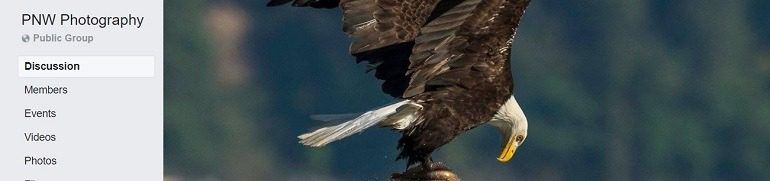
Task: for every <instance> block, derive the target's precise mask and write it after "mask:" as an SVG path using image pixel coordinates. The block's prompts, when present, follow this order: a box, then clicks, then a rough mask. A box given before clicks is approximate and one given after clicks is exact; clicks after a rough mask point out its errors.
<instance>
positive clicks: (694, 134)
mask: <svg viewBox="0 0 770 181" xmlns="http://www.w3.org/2000/svg"><path fill="white" fill-rule="evenodd" d="M266 1H267V0H251V1H237V0H210V1H206V0H165V62H166V64H165V138H164V141H165V146H164V147H165V153H164V155H165V160H164V161H165V174H166V180H386V179H387V178H388V176H389V175H390V174H391V173H394V172H401V171H403V169H404V165H405V163H404V162H403V161H399V162H395V161H394V159H395V156H396V155H397V150H396V141H397V139H398V137H399V136H398V135H397V134H393V133H392V132H391V131H389V130H386V129H373V130H370V131H367V132H365V133H363V134H360V135H355V136H352V137H350V138H348V139H345V140H342V141H339V142H336V143H334V144H331V145H330V146H327V147H325V148H320V149H313V148H308V147H304V146H301V145H300V144H298V143H297V139H296V135H298V134H300V133H303V132H305V131H308V130H310V129H312V128H316V127H318V126H320V125H322V123H320V122H317V121H313V120H310V119H309V118H308V115H311V114H318V113H348V112H360V111H365V110H368V109H369V108H372V107H376V106H379V105H383V104H386V103H389V102H391V101H394V99H393V98H391V97H388V96H386V95H385V94H383V93H381V92H380V85H379V83H380V82H379V81H377V80H376V79H374V77H373V75H371V73H368V74H367V73H365V70H366V66H365V65H361V64H355V63H354V61H353V58H352V57H351V56H349V55H348V53H347V48H348V45H349V39H348V38H347V36H346V35H345V34H344V33H343V32H342V31H341V22H340V19H341V16H340V12H339V10H317V9H308V8H292V7H288V6H284V7H277V8H267V7H265V6H264V4H265V3H266ZM768 10H770V1H767V0H732V1H724V0H698V1H669V0H648V1H641V0H628V1H616V0H591V1H586V0H583V1H555V0H534V1H533V2H532V3H531V5H530V7H529V9H528V11H527V14H526V15H525V17H524V20H523V21H522V24H521V28H520V29H519V32H518V34H517V37H516V40H515V41H514V45H513V55H512V64H513V70H514V72H513V75H514V77H515V81H516V92H515V94H516V96H517V98H518V99H519V102H520V104H521V105H522V107H523V109H524V111H525V113H526V114H527V117H528V118H529V122H530V129H529V137H528V139H527V142H526V143H525V144H524V145H523V147H522V148H520V149H519V152H517V154H516V157H514V159H513V160H512V161H511V162H509V163H508V164H500V163H498V162H497V161H496V160H495V156H496V155H497V152H498V151H499V150H498V149H499V144H500V138H499V137H498V133H497V132H496V131H495V130H494V128H491V127H480V128H478V129H474V130H472V131H470V132H468V133H466V134H464V135H462V136H460V137H458V138H457V139H455V141H453V142H452V143H450V144H448V145H446V146H444V147H443V148H442V149H440V150H439V151H437V152H436V153H435V154H434V155H435V157H436V159H437V160H442V161H445V162H447V163H448V165H449V166H450V167H451V168H453V169H455V170H456V172H457V173H459V174H460V176H462V177H463V178H464V179H465V180H511V179H512V178H518V179H519V180H770V11H768Z"/></svg>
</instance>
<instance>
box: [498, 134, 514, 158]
mask: <svg viewBox="0 0 770 181" xmlns="http://www.w3.org/2000/svg"><path fill="white" fill-rule="evenodd" d="M507 137H508V142H507V143H506V144H505V146H503V150H502V152H501V153H500V156H499V157H497V161H500V162H502V163H505V162H508V161H510V160H511V158H513V155H514V154H516V148H518V147H519V146H518V145H516V141H514V139H513V138H514V136H513V135H509V136H507Z"/></svg>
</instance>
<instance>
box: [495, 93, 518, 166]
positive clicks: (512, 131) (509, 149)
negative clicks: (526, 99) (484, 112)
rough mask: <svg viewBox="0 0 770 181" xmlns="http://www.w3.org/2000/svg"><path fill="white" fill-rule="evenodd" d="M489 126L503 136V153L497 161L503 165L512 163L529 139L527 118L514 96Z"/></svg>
mask: <svg viewBox="0 0 770 181" xmlns="http://www.w3.org/2000/svg"><path fill="white" fill-rule="evenodd" d="M489 124H490V125H492V126H494V127H495V128H497V129H498V130H499V131H500V133H501V134H502V136H503V144H502V151H501V153H500V156H499V157H497V160H498V161H500V162H503V163H505V162H508V161H510V160H511V158H513V155H514V154H515V153H516V149H517V148H519V146H521V144H523V143H524V140H526V139H527V117H526V116H524V111H522V110H521V107H520V106H519V103H518V102H516V98H515V97H514V96H513V95H511V97H510V98H508V101H506V102H505V104H503V105H502V106H501V107H500V109H499V110H498V111H497V113H495V116H494V117H492V120H490V121H489Z"/></svg>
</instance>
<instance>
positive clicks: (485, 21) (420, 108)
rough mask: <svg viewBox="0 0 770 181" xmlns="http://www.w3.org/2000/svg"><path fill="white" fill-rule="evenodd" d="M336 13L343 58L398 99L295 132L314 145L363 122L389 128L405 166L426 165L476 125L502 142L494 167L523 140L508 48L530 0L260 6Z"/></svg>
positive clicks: (343, 0)
mask: <svg viewBox="0 0 770 181" xmlns="http://www.w3.org/2000/svg"><path fill="white" fill-rule="evenodd" d="M289 2H292V5H293V6H299V7H314V8H336V7H340V8H341V9H342V14H343V18H342V20H343V31H344V32H346V33H347V34H348V35H349V36H350V38H351V39H352V44H351V45H350V53H351V54H352V55H353V56H355V57H356V60H357V62H367V63H369V64H370V65H372V67H373V68H372V69H373V70H374V71H375V73H374V75H375V77H376V78H378V79H381V80H384V83H383V84H382V90H383V91H384V92H385V93H387V94H389V95H391V96H393V97H396V98H398V100H399V101H398V102H396V103H394V104H390V105H386V106H383V107H380V108H376V109H373V110H370V111H368V112H365V113H363V114H356V115H320V116H316V118H317V119H322V120H342V121H345V122H343V123H341V124H338V125H334V126H329V127H324V128H320V129H317V130H314V131H311V132H309V133H305V134H302V135H300V136H299V139H300V141H299V142H300V143H302V144H304V145H307V146H311V147H321V146H324V145H326V144H329V143H331V142H334V141H337V140H340V139H342V138H345V137H348V136H350V135H352V134H354V133H358V132H361V131H363V130H365V129H367V128H370V127H372V126H375V125H377V126H380V127H386V128H392V129H394V130H397V131H398V132H399V133H401V134H402V137H401V139H400V140H399V141H398V148H399V149H400V151H401V152H400V154H399V155H398V158H397V159H406V160H407V168H410V167H415V166H422V167H424V168H425V169H428V170H430V169H435V167H437V166H436V164H434V162H433V161H432V159H431V153H433V151H435V150H436V149H438V148H439V147H441V146H443V145H445V144H447V143H449V142H450V141H452V139H454V138H455V137H456V136H457V135H459V134H461V133H463V132H465V131H468V130H470V129H473V128H476V127H478V126H479V125H482V124H485V123H486V124H489V125H491V126H494V127H496V128H497V129H498V130H499V131H500V133H502V136H503V144H502V146H501V147H502V151H501V153H500V155H499V156H498V157H497V160H499V161H500V162H507V161H509V160H510V159H511V158H512V157H513V155H514V153H515V152H516V149H517V148H518V147H519V146H521V144H522V143H523V142H524V140H525V139H526V138H527V118H526V117H525V116H524V113H523V112H522V110H521V108H520V107H519V104H518V103H517V101H516V99H515V98H514V96H513V94H512V89H513V81H512V77H511V76H512V75H511V67H510V52H511V50H510V48H511V43H512V41H513V37H514V34H515V33H516V29H517V28H518V25H519V21H520V19H521V17H522V15H523V14H524V10H525V9H526V7H527V5H528V4H529V0H271V1H270V2H269V3H268V6H277V5H282V4H287V3H289Z"/></svg>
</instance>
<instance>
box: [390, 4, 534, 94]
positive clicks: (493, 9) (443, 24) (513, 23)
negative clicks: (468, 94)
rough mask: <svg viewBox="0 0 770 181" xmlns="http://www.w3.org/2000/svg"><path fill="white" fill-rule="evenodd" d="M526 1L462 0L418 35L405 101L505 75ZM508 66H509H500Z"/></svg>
mask: <svg viewBox="0 0 770 181" xmlns="http://www.w3.org/2000/svg"><path fill="white" fill-rule="evenodd" d="M528 2H529V1H528V0H521V1H516V2H511V1H508V0H463V1H462V2H461V3H459V4H458V5H456V6H453V7H452V8H451V9H449V10H448V11H446V12H445V13H442V14H441V15H439V16H437V17H436V18H435V19H434V20H432V21H430V22H428V23H427V24H426V25H425V26H424V27H422V28H421V29H420V34H419V36H417V37H416V39H415V45H414V48H413V49H412V54H411V56H410V57H409V62H410V63H409V68H408V71H407V76H408V77H409V78H410V81H409V84H408V86H407V88H406V89H405V91H404V94H403V97H405V98H406V97H412V96H415V95H418V94H421V93H423V92H427V91H431V90H434V89H436V88H439V87H445V86H456V87H460V88H466V89H467V88H470V87H474V86H476V85H475V84H477V83H479V82H484V81H483V80H486V79H489V80H491V79H494V77H493V76H496V75H500V74H501V73H506V74H509V73H508V72H501V71H502V70H500V69H501V68H503V67H507V66H509V65H508V61H509V60H508V59H509V58H508V56H509V55H508V53H509V51H508V47H509V45H510V43H511V42H510V39H511V36H512V35H513V34H514V33H515V30H516V28H517V27H518V22H519V19H520V17H521V16H522V15H523V11H524V9H525V8H526V6H527V4H528ZM501 64H505V66H501Z"/></svg>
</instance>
